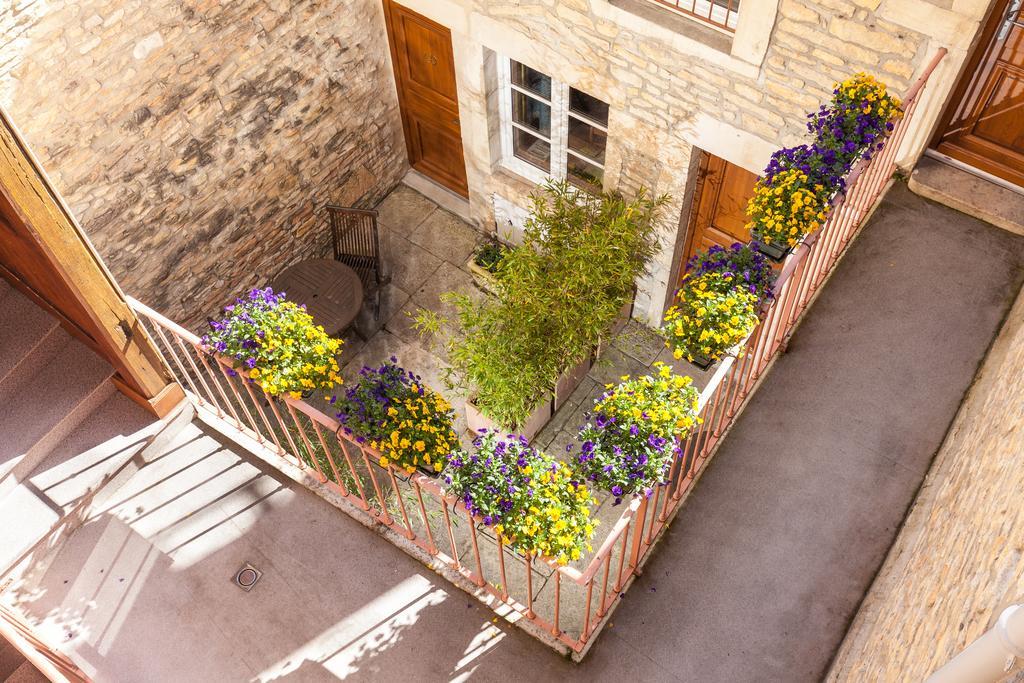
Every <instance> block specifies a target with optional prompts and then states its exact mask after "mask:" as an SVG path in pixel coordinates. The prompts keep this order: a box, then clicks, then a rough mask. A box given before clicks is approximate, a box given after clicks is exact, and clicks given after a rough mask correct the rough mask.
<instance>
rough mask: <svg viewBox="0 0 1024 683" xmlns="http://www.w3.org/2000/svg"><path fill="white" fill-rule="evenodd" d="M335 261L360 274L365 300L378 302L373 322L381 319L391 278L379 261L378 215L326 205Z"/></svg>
mask: <svg viewBox="0 0 1024 683" xmlns="http://www.w3.org/2000/svg"><path fill="white" fill-rule="evenodd" d="M327 216H328V218H329V219H330V226H331V242H332V243H333V245H334V260H336V261H341V262H342V263H344V264H345V265H347V266H348V267H350V268H352V270H354V271H356V273H358V274H359V279H360V280H361V281H362V283H363V291H364V292H365V293H366V296H368V297H369V296H373V297H374V298H375V303H374V308H373V319H374V320H375V321H376V320H379V319H380V301H381V292H382V290H383V289H384V285H386V284H388V282H390V281H391V277H390V276H389V275H386V274H385V273H384V268H383V263H382V261H381V257H380V235H379V232H378V230H377V212H376V211H372V210H368V209H351V208H348V207H345V206H337V205H335V204H328V205H327Z"/></svg>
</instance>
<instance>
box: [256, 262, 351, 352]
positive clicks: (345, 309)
mask: <svg viewBox="0 0 1024 683" xmlns="http://www.w3.org/2000/svg"><path fill="white" fill-rule="evenodd" d="M270 286H271V287H272V288H273V290H274V291H275V292H284V293H285V295H286V297H287V299H288V301H294V302H295V303H297V304H305V305H306V311H308V312H309V314H310V315H311V316H313V320H314V322H316V324H317V325H320V326H322V327H323V328H324V331H325V332H327V334H329V335H331V336H337V335H338V334H339V333H341V332H343V331H344V330H345V328H347V327H348V326H349V325H351V324H352V321H353V320H355V319H356V316H357V315H359V309H360V308H362V306H363V283H362V282H360V280H359V275H358V274H357V273H356V271H354V270H352V269H351V268H349V267H348V266H346V265H345V264H344V263H341V262H339V261H335V260H334V259H326V258H317V259H309V260H307V261H300V262H299V263H296V264H295V265H294V266H290V267H289V268H287V269H286V270H285V271H284V272H283V273H281V274H280V275H278V276H277V278H276V279H275V280H274V282H273V283H272V284H271V285H270Z"/></svg>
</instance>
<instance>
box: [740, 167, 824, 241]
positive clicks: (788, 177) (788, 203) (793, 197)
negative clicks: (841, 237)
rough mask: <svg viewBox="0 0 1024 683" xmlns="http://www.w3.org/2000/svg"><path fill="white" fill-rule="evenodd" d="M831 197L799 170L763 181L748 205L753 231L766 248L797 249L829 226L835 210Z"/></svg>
mask: <svg viewBox="0 0 1024 683" xmlns="http://www.w3.org/2000/svg"><path fill="white" fill-rule="evenodd" d="M828 194H829V192H828V191H827V188H825V186H824V185H821V184H820V183H814V182H813V181H812V180H811V178H810V177H809V176H808V175H807V174H806V173H804V172H803V171H801V170H798V169H795V168H792V169H787V170H785V171H780V172H779V173H776V174H775V175H774V176H773V177H772V179H771V180H770V181H769V180H767V179H766V178H761V179H760V180H758V181H757V184H756V185H754V196H753V197H751V198H750V203H749V204H748V205H747V216H748V217H749V218H750V221H751V223H750V228H751V231H752V232H753V234H754V236H755V237H757V238H758V239H759V240H760V241H761V242H763V243H764V244H773V243H775V244H787V245H789V246H791V247H793V246H796V245H797V244H799V243H800V240H802V239H803V238H804V236H806V235H808V234H810V233H812V232H814V231H815V230H817V229H818V228H820V227H821V225H822V224H823V223H824V222H825V219H826V218H827V217H828V213H829V211H830V210H831V208H832V207H831V204H829V202H828V199H827V195H828Z"/></svg>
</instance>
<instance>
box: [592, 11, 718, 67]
mask: <svg viewBox="0 0 1024 683" xmlns="http://www.w3.org/2000/svg"><path fill="white" fill-rule="evenodd" d="M608 4H610V5H612V6H613V7H618V8H619V9H621V10H624V11H626V12H629V13H630V14H635V15H636V16H638V17H640V18H642V19H646V20H647V21H649V22H651V23H652V24H655V25H657V26H660V27H662V28H666V29H668V30H670V31H673V32H675V33H678V34H680V35H682V36H685V37H686V38H689V39H690V40H694V41H697V42H699V43H703V44H705V45H707V46H708V47H710V48H711V49H713V50H716V51H718V52H721V53H722V54H723V55H729V54H730V53H731V51H732V41H733V36H731V35H727V34H725V33H723V32H721V31H718V30H716V29H714V28H712V27H711V26H705V25H703V24H701V23H700V21H698V20H695V19H688V18H686V17H684V16H682V15H680V14H678V13H677V12H673V11H672V10H670V9H669V8H667V7H659V6H658V5H657V4H655V3H653V2H651V1H650V0H608Z"/></svg>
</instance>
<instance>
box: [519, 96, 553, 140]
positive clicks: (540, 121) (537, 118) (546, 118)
mask: <svg viewBox="0 0 1024 683" xmlns="http://www.w3.org/2000/svg"><path fill="white" fill-rule="evenodd" d="M512 119H513V120H514V121H515V122H516V123H521V124H523V125H524V126H526V127H527V128H532V129H533V130H535V131H537V132H538V133H540V134H541V135H543V136H544V137H548V138H549V137H551V107H550V106H548V105H546V104H544V103H543V102H541V101H539V100H535V99H533V98H532V97H529V96H528V95H524V94H523V93H521V92H519V91H518V90H513V91H512Z"/></svg>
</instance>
